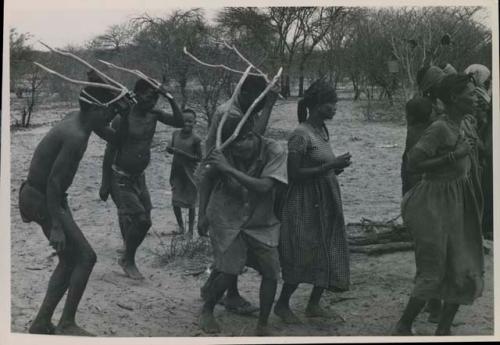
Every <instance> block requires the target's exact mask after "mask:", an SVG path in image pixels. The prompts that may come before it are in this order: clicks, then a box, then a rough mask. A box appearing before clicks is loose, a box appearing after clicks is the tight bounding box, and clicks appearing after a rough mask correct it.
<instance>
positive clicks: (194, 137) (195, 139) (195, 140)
mask: <svg viewBox="0 0 500 345" xmlns="http://www.w3.org/2000/svg"><path fill="white" fill-rule="evenodd" d="M193 141H194V142H195V143H196V144H198V143H201V137H200V136H199V135H198V134H196V133H195V132H193Z"/></svg>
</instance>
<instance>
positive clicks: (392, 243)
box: [347, 216, 414, 255]
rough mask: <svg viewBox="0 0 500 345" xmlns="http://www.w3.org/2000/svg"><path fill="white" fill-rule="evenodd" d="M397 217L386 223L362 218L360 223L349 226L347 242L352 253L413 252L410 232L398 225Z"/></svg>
mask: <svg viewBox="0 0 500 345" xmlns="http://www.w3.org/2000/svg"><path fill="white" fill-rule="evenodd" d="M398 218H399V216H398V217H396V218H394V219H391V220H389V221H386V222H380V221H373V220H370V219H366V218H362V219H361V222H359V223H349V224H347V241H348V243H349V250H350V251H351V253H364V254H367V255H380V254H385V253H394V252H399V251H407V250H413V248H414V244H413V239H412V236H411V233H410V231H409V230H408V228H406V227H405V226H404V225H402V224H398V223H396V220H397V219H398Z"/></svg>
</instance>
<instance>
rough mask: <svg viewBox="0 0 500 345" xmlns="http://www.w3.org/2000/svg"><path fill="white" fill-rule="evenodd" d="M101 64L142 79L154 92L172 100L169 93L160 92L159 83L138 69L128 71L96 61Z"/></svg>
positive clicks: (124, 68) (109, 63) (127, 69)
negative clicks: (156, 91)
mask: <svg viewBox="0 0 500 345" xmlns="http://www.w3.org/2000/svg"><path fill="white" fill-rule="evenodd" d="M97 61H99V62H101V63H103V64H105V65H106V66H108V67H111V68H115V69H117V70H119V71H124V72H127V73H131V74H133V75H135V76H137V77H139V78H141V79H144V80H145V81H146V82H148V83H149V84H150V85H151V86H153V87H154V88H155V89H156V90H158V91H159V92H160V93H161V94H162V95H163V96H165V97H167V98H169V99H174V97H173V96H172V95H171V94H170V93H169V92H165V91H164V90H162V88H161V83H160V82H159V81H157V80H155V79H153V78H151V77H149V76H147V75H146V74H144V73H142V72H141V71H139V70H138V69H130V68H126V67H122V66H118V65H115V64H114V63H111V62H108V61H104V60H99V59H98V60H97Z"/></svg>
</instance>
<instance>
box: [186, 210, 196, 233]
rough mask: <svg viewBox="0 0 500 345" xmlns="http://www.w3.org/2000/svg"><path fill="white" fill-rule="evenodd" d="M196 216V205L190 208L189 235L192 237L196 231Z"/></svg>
mask: <svg viewBox="0 0 500 345" xmlns="http://www.w3.org/2000/svg"><path fill="white" fill-rule="evenodd" d="M195 218H196V209H195V208H194V207H192V208H190V209H189V230H188V235H189V237H190V238H193V231H194V219H195Z"/></svg>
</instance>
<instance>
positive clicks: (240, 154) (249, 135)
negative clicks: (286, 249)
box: [199, 116, 288, 335]
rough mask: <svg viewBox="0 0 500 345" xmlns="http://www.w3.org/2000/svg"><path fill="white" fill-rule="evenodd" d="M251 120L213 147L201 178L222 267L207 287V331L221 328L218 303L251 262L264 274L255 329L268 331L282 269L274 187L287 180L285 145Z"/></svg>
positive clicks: (205, 218)
mask: <svg viewBox="0 0 500 345" xmlns="http://www.w3.org/2000/svg"><path fill="white" fill-rule="evenodd" d="M240 119H241V117H239V116H230V117H229V118H228V119H227V121H226V122H225V124H224V126H223V130H222V139H223V140H225V139H227V138H228V137H229V136H230V135H231V133H232V132H233V131H234V129H235V128H236V126H237V124H238V122H239V120H240ZM253 126H254V123H253V118H252V117H250V119H249V120H248V121H247V123H246V124H245V126H243V128H242V129H241V132H240V134H239V136H238V138H237V139H236V140H235V141H234V142H233V143H231V145H229V146H228V148H227V149H225V151H224V153H222V152H220V151H218V150H214V151H212V153H211V154H210V155H209V157H208V164H209V165H210V166H211V170H210V171H209V172H208V173H207V174H206V175H204V177H203V179H202V181H201V184H200V200H202V199H203V200H206V204H205V207H204V208H203V210H201V208H200V216H201V218H200V219H201V220H202V222H203V224H199V227H201V228H204V227H206V228H208V230H209V231H208V232H209V234H210V239H211V241H212V246H213V249H214V257H215V263H214V269H215V270H217V271H218V272H219V274H217V275H216V276H214V277H213V279H212V280H211V281H210V283H209V284H207V285H208V286H206V290H205V291H206V295H205V297H206V298H205V303H204V305H203V309H202V313H201V317H200V327H201V329H202V330H203V331H205V332H207V333H217V332H220V327H219V325H218V323H217V321H216V320H215V318H214V315H213V310H214V307H215V305H216V304H217V302H218V301H219V299H220V298H221V297H222V296H223V294H224V292H225V291H226V290H227V289H228V288H230V287H231V285H232V284H233V283H234V281H235V279H236V277H237V275H238V274H240V273H241V272H242V270H243V268H244V267H245V265H247V266H250V267H253V268H255V269H256V270H257V271H259V273H260V274H261V275H262V281H261V285H260V292H259V296H260V315H259V320H258V323H257V328H256V335H268V334H269V330H268V327H267V321H268V318H269V313H270V311H271V307H272V304H273V302H274V296H275V294H276V286H277V280H278V277H279V273H280V265H279V254H278V250H277V245H278V239H279V227H280V222H279V220H278V219H277V218H276V215H275V214H274V202H275V195H276V187H277V186H278V185H279V184H282V183H284V184H286V183H287V182H288V180H287V160H286V153H285V151H284V149H283V148H282V147H281V146H280V145H279V144H278V143H277V142H275V141H274V140H271V139H267V138H264V137H262V136H260V135H258V134H256V133H255V132H254V131H252V129H253ZM210 180H211V181H210ZM207 186H208V187H209V188H206V187H207Z"/></svg>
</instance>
